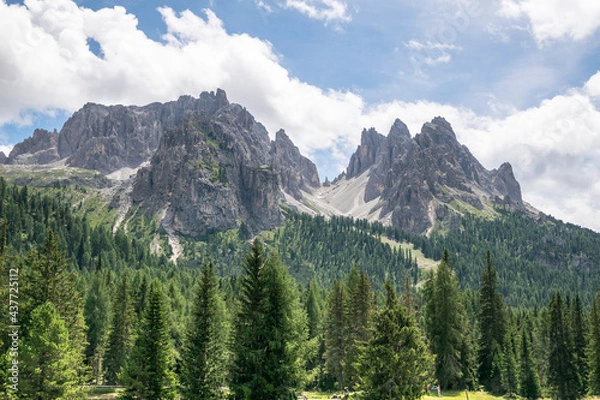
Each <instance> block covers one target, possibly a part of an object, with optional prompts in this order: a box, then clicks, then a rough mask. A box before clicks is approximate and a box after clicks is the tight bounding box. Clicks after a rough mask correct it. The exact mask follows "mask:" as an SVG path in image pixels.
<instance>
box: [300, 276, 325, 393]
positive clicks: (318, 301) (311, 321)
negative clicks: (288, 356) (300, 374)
mask: <svg viewBox="0 0 600 400" xmlns="http://www.w3.org/2000/svg"><path fill="white" fill-rule="evenodd" d="M304 307H305V310H306V317H307V321H308V344H307V364H306V368H307V376H308V377H309V378H310V379H309V380H310V382H307V386H308V387H314V386H317V385H319V386H322V385H323V378H324V371H323V369H324V359H323V355H324V352H325V345H324V341H323V320H324V313H325V311H324V308H325V298H324V295H323V288H322V287H321V286H320V285H319V283H318V282H317V281H316V279H315V278H314V277H313V278H312V279H311V281H310V282H309V283H308V286H307V288H306V292H305V303H304Z"/></svg>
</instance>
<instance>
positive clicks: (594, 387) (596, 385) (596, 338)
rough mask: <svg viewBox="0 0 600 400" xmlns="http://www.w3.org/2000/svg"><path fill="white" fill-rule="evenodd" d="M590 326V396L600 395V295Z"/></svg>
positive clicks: (595, 303) (593, 308) (596, 299)
mask: <svg viewBox="0 0 600 400" xmlns="http://www.w3.org/2000/svg"><path fill="white" fill-rule="evenodd" d="M589 326H590V340H589V343H588V352H587V358H588V363H589V373H588V382H589V391H590V394H593V395H600V294H598V295H596V297H595V298H594V302H593V305H592V311H591V312H590V324H589Z"/></svg>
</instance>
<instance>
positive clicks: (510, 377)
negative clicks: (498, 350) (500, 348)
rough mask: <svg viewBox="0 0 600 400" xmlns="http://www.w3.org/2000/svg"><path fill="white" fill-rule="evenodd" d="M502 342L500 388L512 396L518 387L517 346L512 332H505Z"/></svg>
mask: <svg viewBox="0 0 600 400" xmlns="http://www.w3.org/2000/svg"><path fill="white" fill-rule="evenodd" d="M505 340H506V341H505V343H504V360H503V361H504V365H503V367H504V369H503V371H502V388H503V390H504V393H506V394H507V395H508V397H514V396H515V395H516V394H517V388H518V379H519V378H518V370H517V360H516V357H517V355H516V354H517V348H516V343H515V337H514V334H512V333H511V334H507V335H506V339H505Z"/></svg>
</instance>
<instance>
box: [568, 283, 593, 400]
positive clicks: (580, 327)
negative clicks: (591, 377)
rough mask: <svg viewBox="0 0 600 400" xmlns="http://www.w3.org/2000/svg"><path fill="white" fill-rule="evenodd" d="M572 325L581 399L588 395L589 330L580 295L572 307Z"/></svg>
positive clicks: (578, 391) (578, 390)
mask: <svg viewBox="0 0 600 400" xmlns="http://www.w3.org/2000/svg"><path fill="white" fill-rule="evenodd" d="M570 317H571V318H570V319H571V321H570V325H571V332H572V338H573V351H574V356H575V366H576V368H577V375H578V387H577V388H575V389H576V390H577V393H578V394H579V396H580V397H584V396H585V395H586V394H587V386H588V383H587V379H588V374H589V371H588V360H587V354H586V351H587V347H588V344H587V338H586V334H587V328H586V326H585V317H584V316H583V307H582V305H581V299H580V298H579V294H577V295H576V296H575V300H574V301H573V304H572V306H571V312H570Z"/></svg>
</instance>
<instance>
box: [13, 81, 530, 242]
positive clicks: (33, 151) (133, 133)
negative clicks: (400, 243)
mask: <svg viewBox="0 0 600 400" xmlns="http://www.w3.org/2000/svg"><path fill="white" fill-rule="evenodd" d="M5 161H6V162H7V163H8V164H11V165H38V166H39V165H51V166H61V165H64V166H65V167H77V168H83V169H87V170H95V171H98V172H101V173H102V174H104V175H106V176H108V177H109V178H113V179H116V181H119V182H122V180H123V179H126V180H127V179H129V178H130V177H131V178H130V179H129V180H127V183H126V184H122V183H119V185H121V186H120V189H118V190H116V192H115V199H113V201H112V202H111V203H112V204H113V206H115V207H116V206H117V205H118V206H119V207H120V211H119V213H120V214H121V217H122V218H120V219H119V220H118V222H117V223H116V224H115V229H116V228H117V227H118V226H119V224H120V223H121V222H122V220H123V218H124V215H125V214H127V213H128V212H129V211H130V208H131V206H132V205H134V204H135V205H136V206H138V207H137V208H139V209H140V210H141V211H142V212H144V213H146V214H147V215H156V216H158V218H159V220H160V221H161V225H162V227H163V228H164V229H165V230H166V231H167V232H169V233H170V234H171V236H173V237H176V236H177V235H185V236H194V237H196V236H203V235H206V234H208V233H211V232H214V231H221V230H227V229H231V228H235V227H237V226H239V225H240V223H241V222H244V223H245V224H246V226H247V228H248V229H249V230H250V232H251V233H257V232H260V231H261V230H264V229H270V228H273V227H275V226H278V225H281V223H282V221H283V217H282V214H281V210H280V207H279V205H280V203H282V202H284V203H287V204H288V206H290V207H292V208H296V209H298V210H300V211H303V212H308V213H312V214H315V213H320V214H325V215H346V216H353V217H357V218H367V219H369V220H371V221H379V222H382V223H384V224H386V225H391V226H394V227H398V228H401V229H404V230H406V231H408V232H411V233H416V234H430V233H431V232H432V231H433V230H434V229H441V230H455V229H457V228H458V227H459V225H460V222H459V217H460V216H461V215H464V214H465V213H470V214H476V215H479V216H483V217H486V218H490V217H494V216H497V209H498V207H501V208H507V209H510V210H519V211H523V212H525V213H528V214H531V215H535V214H537V213H538V212H537V211H536V210H534V209H533V208H532V207H531V206H529V205H527V204H525V203H524V202H523V199H522V196H521V188H520V185H519V183H518V182H517V181H516V179H515V177H514V174H513V171H512V167H511V166H510V164H508V163H504V164H502V165H501V166H500V167H499V168H498V169H494V170H491V171H489V170H487V169H485V168H484V167H483V166H482V165H481V163H480V162H479V161H478V160H477V159H476V158H475V157H474V156H473V155H472V154H471V152H470V151H469V149H468V148H467V147H466V146H464V145H461V144H460V143H459V142H458V140H457V137H456V134H455V133H454V131H453V129H452V126H451V125H450V124H449V123H448V122H447V121H446V120H445V119H444V118H441V117H436V118H434V119H433V120H432V121H431V122H427V123H425V124H424V125H423V127H422V129H421V132H420V133H418V134H416V135H415V136H414V137H412V136H411V134H410V132H409V130H408V128H407V127H406V125H405V124H404V123H403V122H402V121H400V120H396V121H395V122H394V123H393V125H392V126H391V128H390V130H389V133H388V135H387V136H384V135H382V134H380V133H379V132H377V131H376V130H375V129H373V128H371V129H368V130H367V129H365V130H363V132H362V135H361V143H360V145H359V146H358V148H357V150H356V152H355V153H354V154H353V155H352V156H351V157H350V160H349V163H348V167H347V169H346V172H345V173H344V174H342V175H340V176H339V177H338V178H336V179H335V180H334V182H333V183H329V182H327V185H323V186H321V184H320V181H319V176H318V172H317V168H316V166H315V164H314V163H313V162H312V161H310V160H309V159H308V158H306V157H304V156H303V155H302V154H301V153H300V151H299V149H298V148H297V147H296V146H295V145H294V143H293V142H292V140H291V139H290V138H289V136H288V135H287V134H286V132H284V131H283V130H280V131H278V132H277V133H276V134H275V139H274V140H272V141H271V140H270V139H269V135H268V132H267V131H266V129H265V128H264V126H263V125H262V124H260V123H259V122H257V121H256V120H255V119H254V117H253V116H252V115H251V114H250V113H249V112H248V111H247V110H246V109H245V108H244V107H243V106H241V105H239V104H232V103H230V102H229V101H228V100H227V95H226V94H225V92H224V91H222V90H217V91H216V93H215V92H210V93H209V92H203V93H202V94H200V96H199V97H198V98H194V97H191V96H182V97H180V98H179V99H178V100H177V101H172V102H167V103H152V104H149V105H146V106H143V107H137V106H122V105H116V106H103V105H98V104H91V103H89V104H86V105H85V106H84V107H83V108H82V109H80V110H79V111H77V112H75V113H74V114H73V116H72V117H71V118H69V120H68V121H67V122H66V123H65V125H64V126H63V128H62V129H61V130H60V132H56V131H55V132H49V131H45V130H41V129H38V130H36V131H35V132H34V134H33V136H32V137H31V138H28V139H26V140H25V141H24V142H22V143H20V144H18V145H16V146H15V147H14V149H13V150H12V152H11V153H10V155H9V157H8V160H5Z"/></svg>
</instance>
